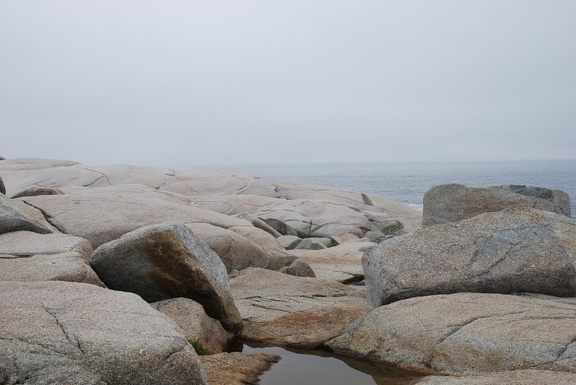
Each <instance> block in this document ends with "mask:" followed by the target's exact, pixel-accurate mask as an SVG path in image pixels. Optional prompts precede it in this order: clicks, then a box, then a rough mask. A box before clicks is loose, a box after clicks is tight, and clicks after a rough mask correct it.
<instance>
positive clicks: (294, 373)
mask: <svg viewBox="0 0 576 385" xmlns="http://www.w3.org/2000/svg"><path fill="white" fill-rule="evenodd" d="M234 350H236V351H241V352H243V353H268V354H275V355H277V356H280V357H281V359H280V361H279V362H278V363H276V364H274V365H273V366H272V368H271V369H270V370H269V371H267V372H265V373H264V374H263V375H262V376H260V385H301V384H315V385H324V384H325V385H350V384H354V385H374V384H376V385H413V384H417V383H418V381H419V380H421V379H422V378H423V377H421V376H420V375H418V374H415V373H411V372H406V371H401V370H399V369H397V368H392V367H387V366H384V365H376V364H373V363H369V362H364V361H359V360H355V359H351V358H346V357H340V356H335V355H334V354H332V353H330V352H327V351H321V350H320V351H319V350H313V351H310V350H299V349H283V348H279V347H258V346H249V345H243V346H238V345H237V348H236V349H234Z"/></svg>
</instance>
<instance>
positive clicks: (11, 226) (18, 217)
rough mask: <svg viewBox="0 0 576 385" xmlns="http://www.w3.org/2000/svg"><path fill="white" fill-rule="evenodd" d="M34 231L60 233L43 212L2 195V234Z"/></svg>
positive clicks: (0, 212) (0, 213)
mask: <svg viewBox="0 0 576 385" xmlns="http://www.w3.org/2000/svg"><path fill="white" fill-rule="evenodd" d="M12 231H32V232H34V233H39V234H48V233H58V232H59V231H58V230H57V229H56V228H55V227H54V226H52V225H51V224H50V223H48V222H47V221H46V219H45V218H44V216H43V215H42V212H41V211H39V210H36V209H35V208H33V207H30V206H28V205H27V204H25V203H23V202H20V201H17V200H12V199H10V198H7V197H6V196H4V195H2V194H0V234H4V233H9V232H12Z"/></svg>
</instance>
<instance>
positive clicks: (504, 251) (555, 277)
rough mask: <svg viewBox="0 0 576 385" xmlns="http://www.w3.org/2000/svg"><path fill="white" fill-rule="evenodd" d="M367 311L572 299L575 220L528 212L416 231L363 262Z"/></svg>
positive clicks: (501, 213)
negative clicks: (444, 297) (485, 299)
mask: <svg viewBox="0 0 576 385" xmlns="http://www.w3.org/2000/svg"><path fill="white" fill-rule="evenodd" d="M362 262H363V266H364V272H365V275H366V286H367V299H368V302H369V303H370V304H371V305H373V306H380V305H383V304H387V303H390V302H393V301H397V300H401V299H405V298H410V297H415V296H423V295H432V294H449V293H458V292H480V293H504V294H506V293H519V292H530V293H541V294H548V295H554V296H566V297H571V296H576V220H575V219H572V218H567V217H565V216H562V215H557V214H553V213H550V212H546V211H540V210H534V209H522V208H520V209H508V210H503V211H499V212H491V213H484V214H481V215H478V216H476V217H474V218H471V219H467V220H463V221H460V222H457V223H453V224H444V225H435V226H428V227H423V228H421V229H419V230H417V231H415V232H414V233H412V234H408V235H403V236H399V237H395V238H392V239H390V240H388V241H385V242H383V243H380V244H379V245H378V246H377V247H374V248H372V249H370V250H368V251H367V252H366V253H365V254H364V257H363V260H362Z"/></svg>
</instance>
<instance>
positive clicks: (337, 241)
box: [330, 233, 362, 246]
mask: <svg viewBox="0 0 576 385" xmlns="http://www.w3.org/2000/svg"><path fill="white" fill-rule="evenodd" d="M330 239H332V244H333V245H334V246H338V245H341V244H343V243H346V242H353V241H358V240H360V239H362V238H360V237H359V236H358V235H355V234H350V233H346V234H341V235H334V236H332V237H330Z"/></svg>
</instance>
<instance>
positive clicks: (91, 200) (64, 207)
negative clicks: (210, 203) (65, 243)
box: [21, 193, 247, 248]
mask: <svg viewBox="0 0 576 385" xmlns="http://www.w3.org/2000/svg"><path fill="white" fill-rule="evenodd" d="M21 199H22V200H23V201H25V202H26V203H28V204H30V205H32V206H34V207H36V208H39V209H41V210H42V211H43V212H44V213H46V215H48V217H49V218H50V221H51V223H52V224H53V225H54V226H56V227H57V228H58V229H60V230H61V231H62V232H63V233H66V234H71V235H76V236H79V237H82V238H86V239H88V240H89V241H90V243H91V244H92V246H93V247H95V248H96V247H98V246H100V245H101V244H103V243H106V242H109V241H111V240H114V239H117V238H119V237H120V236H121V235H123V234H126V233H128V232H130V231H132V230H136V229H138V228H140V227H143V226H147V225H153V224H158V223H163V222H168V221H173V222H186V223H209V224H211V225H214V226H218V227H222V228H228V227H231V226H244V225H246V224H247V222H246V221H243V220H241V219H236V218H233V217H229V216H227V215H223V214H218V213H215V212H211V211H208V210H202V209H198V208H195V207H190V206H185V205H182V204H177V203H173V202H169V201H164V200H160V199H151V198H132V199H126V198H122V197H116V196H110V195H106V194H97V193H91V194H81V195H80V194H79V195H68V194H65V195H45V196H34V197H26V198H21Z"/></svg>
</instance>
